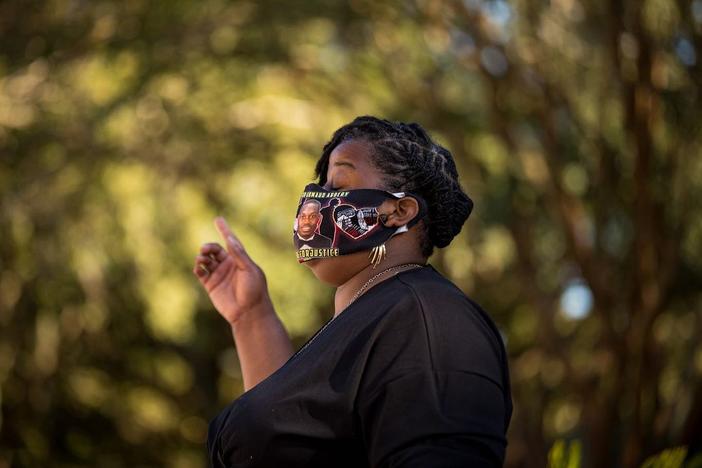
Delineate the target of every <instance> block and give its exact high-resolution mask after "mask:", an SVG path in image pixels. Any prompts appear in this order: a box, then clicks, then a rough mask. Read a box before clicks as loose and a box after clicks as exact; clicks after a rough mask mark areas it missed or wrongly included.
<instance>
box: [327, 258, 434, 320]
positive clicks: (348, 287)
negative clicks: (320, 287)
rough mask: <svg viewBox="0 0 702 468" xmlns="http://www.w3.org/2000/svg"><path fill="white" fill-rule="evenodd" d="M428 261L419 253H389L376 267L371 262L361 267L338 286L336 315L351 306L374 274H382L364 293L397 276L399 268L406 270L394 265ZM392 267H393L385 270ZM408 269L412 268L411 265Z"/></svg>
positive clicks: (335, 298) (421, 263) (335, 305)
mask: <svg viewBox="0 0 702 468" xmlns="http://www.w3.org/2000/svg"><path fill="white" fill-rule="evenodd" d="M426 261H427V259H426V258H424V257H422V256H421V255H418V254H416V255H397V256H393V255H391V254H390V253H388V256H387V257H386V258H385V259H384V260H383V261H382V262H381V263H380V264H379V265H378V266H377V267H376V268H375V269H373V266H372V265H370V264H366V265H364V266H362V267H360V269H359V270H358V271H357V272H356V274H354V275H353V276H351V277H350V278H349V279H348V280H347V281H345V282H344V283H343V284H341V285H339V286H338V287H337V288H336V294H335V295H334V317H336V316H338V315H339V314H340V313H341V312H343V311H344V309H346V307H348V306H349V303H350V302H351V300H352V299H354V296H355V295H356V294H357V293H358V292H359V291H360V290H361V288H363V285H365V284H366V283H367V282H368V281H369V280H370V279H371V278H373V277H374V276H376V275H378V274H380V276H378V277H377V278H376V279H375V280H373V282H372V283H371V284H369V285H368V286H366V289H365V290H364V291H363V294H365V293H367V292H368V291H369V290H370V289H372V288H374V287H375V286H377V285H378V284H380V283H382V282H383V281H385V280H388V279H390V278H392V277H393V276H395V275H396V274H397V273H398V270H399V272H401V271H404V270H403V269H400V268H396V269H395V268H394V267H400V266H401V265H409V264H420V265H424V264H426ZM390 268H393V269H392V270H389V271H385V270H388V269H390ZM408 269H410V267H409V266H408Z"/></svg>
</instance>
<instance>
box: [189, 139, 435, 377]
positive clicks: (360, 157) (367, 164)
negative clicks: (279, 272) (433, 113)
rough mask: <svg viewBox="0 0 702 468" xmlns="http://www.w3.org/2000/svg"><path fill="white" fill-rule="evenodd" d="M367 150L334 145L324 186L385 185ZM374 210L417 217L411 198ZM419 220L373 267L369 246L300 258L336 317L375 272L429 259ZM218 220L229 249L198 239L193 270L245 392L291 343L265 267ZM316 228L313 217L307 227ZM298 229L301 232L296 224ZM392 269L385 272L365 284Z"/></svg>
mask: <svg viewBox="0 0 702 468" xmlns="http://www.w3.org/2000/svg"><path fill="white" fill-rule="evenodd" d="M371 150H372V148H371V146H370V145H369V144H368V143H366V142H364V141H362V140H349V141H346V142H344V143H342V144H340V145H339V146H337V147H336V148H335V149H334V151H333V152H332V154H331V155H330V158H329V169H328V171H327V183H326V184H325V188H326V189H332V188H333V189H339V190H353V189H362V188H370V189H381V190H385V189H386V186H385V184H384V182H383V174H382V173H381V171H380V170H378V168H376V167H375V166H374V165H373V163H372V159H371V154H372V153H371ZM378 212H379V213H380V214H381V215H386V216H387V220H386V221H385V225H386V226H391V227H400V226H403V225H405V224H407V223H408V222H409V221H410V220H412V219H413V218H414V217H415V216H416V215H417V213H418V212H419V206H418V204H417V201H416V200H415V199H413V198H411V197H405V198H402V199H400V200H387V201H386V202H384V203H383V204H382V205H381V206H380V207H379V208H378ZM419 224H421V223H419ZM419 224H418V225H415V226H414V227H412V228H411V229H410V230H409V231H408V232H406V233H403V234H400V235H397V236H394V237H393V238H391V239H390V240H389V241H387V242H386V243H385V245H386V247H387V257H386V258H385V259H384V260H383V261H382V263H381V264H380V265H379V266H378V267H377V268H376V269H373V267H372V266H371V265H370V260H369V258H368V252H357V253H354V254H350V255H344V256H340V257H334V258H328V259H316V260H310V261H308V262H305V263H304V265H305V266H306V267H308V268H310V269H311V270H312V272H313V273H314V275H315V276H316V277H317V278H318V279H319V280H320V281H323V282H325V283H327V284H330V285H332V286H334V287H335V288H336V293H335V295H334V317H336V316H338V315H339V314H340V313H342V312H343V311H344V309H345V308H346V307H347V306H348V304H349V302H350V301H351V298H352V297H353V296H354V294H356V293H357V292H358V291H359V290H360V289H361V287H362V286H363V285H364V284H365V283H366V282H367V281H368V280H369V279H370V278H372V277H373V276H375V275H376V274H378V273H380V272H382V271H383V270H385V269H388V268H391V267H393V266H398V265H404V264H408V263H419V264H425V263H426V261H427V258H426V257H425V256H423V255H422V253H421V248H420V237H419V230H418V229H419V227H418V226H419ZM215 226H216V227H217V229H218V231H219V232H220V234H221V236H222V238H223V239H224V242H225V245H226V248H224V247H222V246H221V245H220V244H218V243H207V244H203V245H202V247H201V248H200V254H199V255H198V256H197V257H195V267H194V268H193V273H195V275H196V276H197V277H198V279H199V281H200V283H201V284H202V286H203V287H204V288H205V291H207V294H208V295H209V297H210V300H211V301H212V304H213V305H214V306H215V309H217V311H218V312H219V314H220V315H221V316H222V317H223V318H224V319H225V320H226V321H227V322H228V323H229V325H230V327H231V329H232V335H233V337H234V342H235V345H236V349H237V354H238V356H239V361H240V364H241V370H242V374H243V378H244V389H245V390H249V389H250V388H252V387H253V386H255V385H256V384H258V383H259V382H260V381H262V380H263V379H265V378H266V377H268V376H269V375H270V374H272V373H273V372H275V371H276V370H277V369H278V368H280V366H282V365H283V364H284V363H285V361H287V360H288V359H289V358H290V357H291V356H292V354H293V347H292V344H291V342H290V338H289V337H288V334H287V332H286V331H285V329H284V327H283V325H282V323H281V322H280V319H279V318H278V316H277V314H276V312H275V310H274V309H273V305H272V302H271V299H270V296H269V294H268V288H267V286H266V278H265V275H264V273H263V271H262V270H261V268H260V267H259V266H258V265H257V264H256V263H255V262H254V261H253V260H251V258H250V257H249V255H248V254H247V253H246V250H245V249H244V247H243V245H242V244H241V242H240V241H239V240H238V239H237V238H236V236H235V235H234V233H233V232H232V231H231V229H230V228H229V226H228V225H227V223H226V221H225V220H224V219H223V218H221V217H220V218H217V219H216V220H215ZM314 228H316V223H315V225H314V227H313V229H312V230H314ZM298 232H299V233H300V234H302V232H301V227H298ZM305 237H306V236H305ZM393 274H394V273H393V272H388V273H385V274H383V275H382V276H380V277H379V278H377V279H376V280H375V281H374V282H373V283H372V285H371V287H370V288H368V289H371V288H372V287H375V286H377V285H378V284H380V283H381V282H383V281H385V280H387V279H389V278H391V277H392V276H393ZM368 289H367V290H366V292H367V291H368Z"/></svg>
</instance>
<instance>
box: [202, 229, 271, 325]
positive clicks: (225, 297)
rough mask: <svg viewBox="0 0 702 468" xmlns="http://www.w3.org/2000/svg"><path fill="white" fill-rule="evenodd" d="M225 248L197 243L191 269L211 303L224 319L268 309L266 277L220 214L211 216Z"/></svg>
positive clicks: (234, 320)
mask: <svg viewBox="0 0 702 468" xmlns="http://www.w3.org/2000/svg"><path fill="white" fill-rule="evenodd" d="M215 226H216V227H217V230H218V231H219V233H220V234H221V236H222V239H223V240H224V243H225V245H226V246H227V248H226V250H225V249H224V248H223V247H222V246H221V245H219V244H217V243H207V244H203V245H202V247H200V254H199V255H197V256H196V257H195V267H194V268H193V273H195V275H196V276H197V277H198V279H199V280H200V283H201V284H202V285H203V286H204V288H205V290H206V291H207V294H208V295H209V296H210V300H211V301H212V304H213V305H214V306H215V308H216V309H217V311H218V312H219V313H220V315H222V317H224V318H225V319H226V320H227V322H229V323H230V324H231V325H234V324H235V323H236V322H237V321H239V320H240V319H242V317H243V318H246V319H250V318H251V319H254V318H256V317H254V316H252V315H255V314H263V313H265V312H268V311H270V310H271V308H272V305H271V302H270V298H269V296H268V288H267V285H266V277H265V275H264V274H263V271H262V270H261V268H260V267H259V266H258V265H256V263H254V261H253V260H251V258H250V257H249V255H248V254H247V253H246V250H244V246H243V245H242V244H241V242H240V241H239V239H237V237H236V236H235V235H234V233H233V232H232V231H231V229H230V228H229V226H228V225H227V222H226V221H225V220H224V218H222V217H218V218H216V219H215Z"/></svg>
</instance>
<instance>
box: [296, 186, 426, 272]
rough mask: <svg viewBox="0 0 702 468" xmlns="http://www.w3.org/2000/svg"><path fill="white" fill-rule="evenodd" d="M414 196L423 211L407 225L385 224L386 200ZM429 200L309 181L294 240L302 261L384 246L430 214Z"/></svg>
mask: <svg viewBox="0 0 702 468" xmlns="http://www.w3.org/2000/svg"><path fill="white" fill-rule="evenodd" d="M406 196H409V197H412V198H415V199H416V200H417V202H418V203H419V213H418V214H417V216H415V217H414V219H412V221H410V222H409V223H407V224H406V225H404V226H400V227H399V228H397V227H388V226H385V225H384V224H383V220H382V219H381V215H380V213H378V208H379V207H380V205H382V204H383V202H384V201H386V200H388V199H391V200H399V199H400V198H403V197H406ZM426 211H427V209H426V202H425V201H424V200H423V199H422V198H421V197H419V196H417V195H413V194H410V193H406V192H399V193H390V192H386V191H384V190H375V189H357V190H345V191H334V192H332V191H329V190H325V189H324V188H323V187H322V186H320V185H317V184H309V185H307V186H306V187H305V191H304V193H303V194H302V197H300V204H299V206H298V207H297V215H296V216H295V224H294V225H293V241H294V243H295V248H296V249H297V259H298V261H299V262H300V263H302V262H305V261H307V260H311V259H313V258H329V257H338V256H339V255H347V254H351V253H354V252H361V251H364V250H370V249H372V248H373V247H376V246H380V245H382V244H383V243H385V241H387V240H388V239H390V238H391V237H392V236H394V235H396V234H400V233H402V232H406V231H408V230H409V228H411V227H412V226H414V225H415V224H416V223H417V222H418V221H419V220H420V219H422V218H423V217H424V215H425V214H426Z"/></svg>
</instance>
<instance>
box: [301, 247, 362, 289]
mask: <svg viewBox="0 0 702 468" xmlns="http://www.w3.org/2000/svg"><path fill="white" fill-rule="evenodd" d="M359 254H360V255H359ZM359 254H351V255H344V256H341V257H332V258H315V259H312V260H308V261H306V262H304V265H305V266H306V267H307V268H309V269H310V270H312V273H314V276H316V277H317V279H318V280H319V281H321V282H323V283H327V284H330V285H332V286H339V285H342V284H344V283H345V282H346V281H348V279H349V278H350V277H351V276H353V275H355V274H356V273H357V272H358V271H359V270H361V269H362V268H363V265H364V264H363V260H364V259H365V258H366V256H367V254H366V253H365V252H359ZM365 263H367V261H366V262H365Z"/></svg>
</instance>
